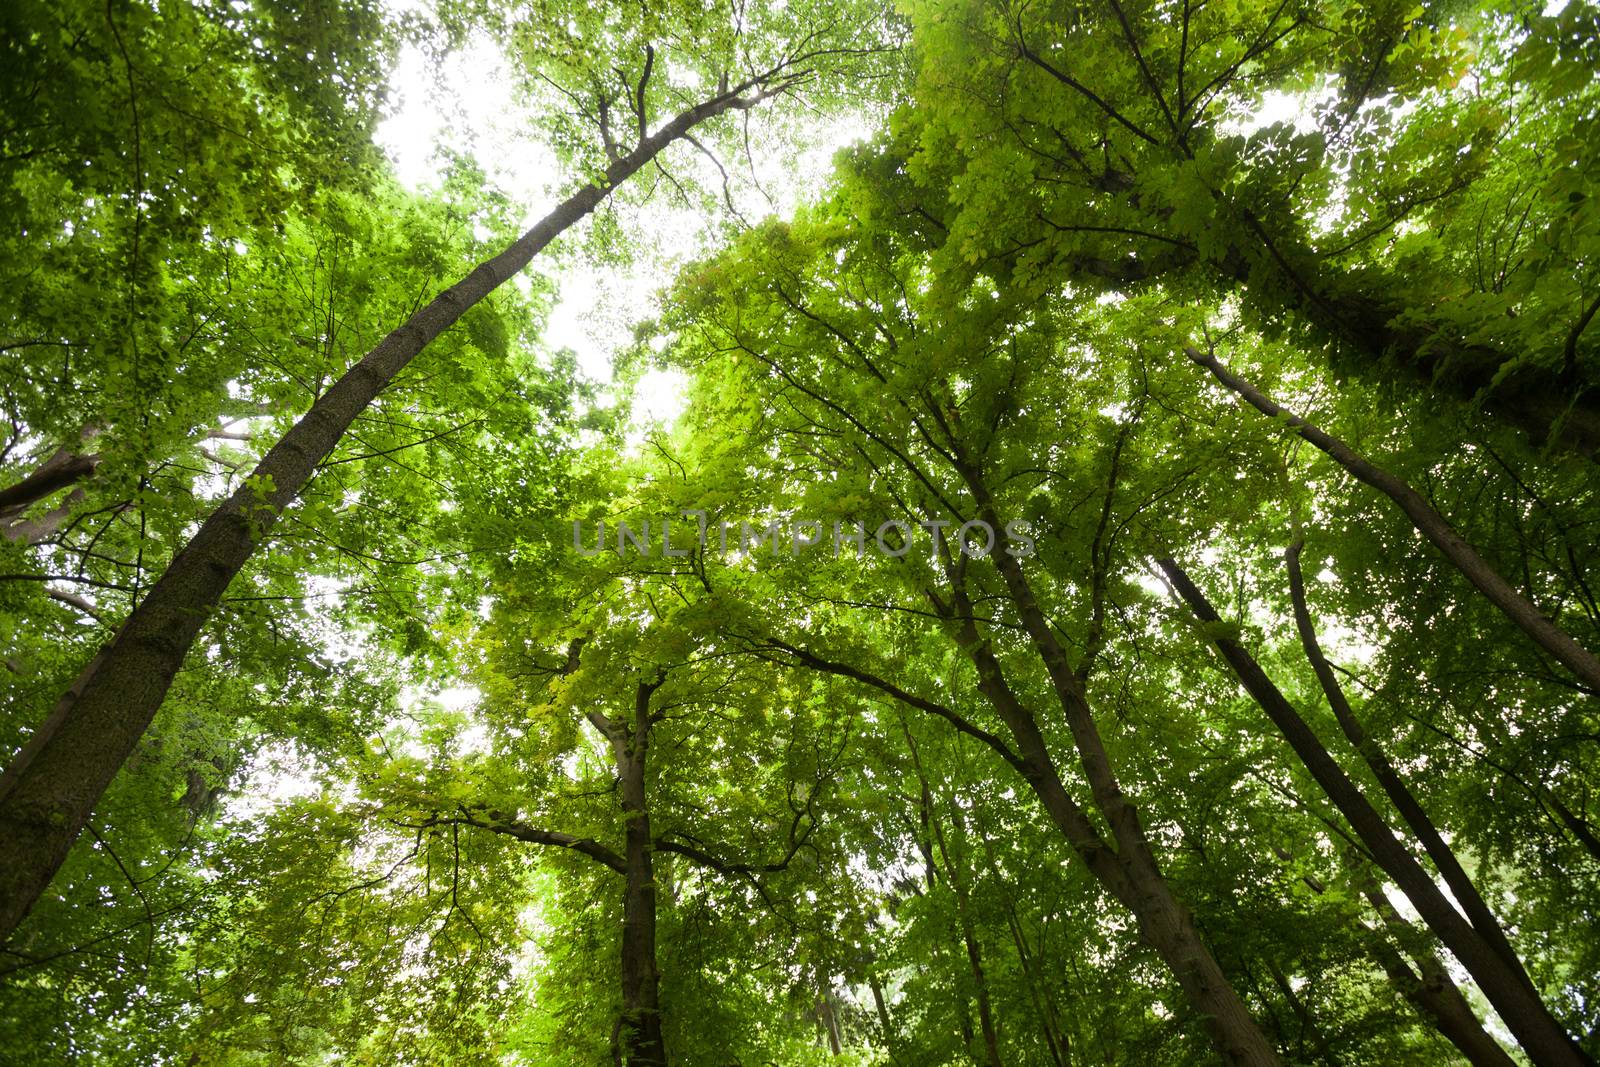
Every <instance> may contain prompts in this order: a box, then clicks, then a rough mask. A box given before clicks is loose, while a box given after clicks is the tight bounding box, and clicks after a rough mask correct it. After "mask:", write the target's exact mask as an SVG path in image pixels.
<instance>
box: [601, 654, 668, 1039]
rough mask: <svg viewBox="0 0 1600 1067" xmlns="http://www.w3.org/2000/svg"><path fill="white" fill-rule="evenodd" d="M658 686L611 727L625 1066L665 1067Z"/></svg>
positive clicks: (642, 689) (645, 690)
mask: <svg viewBox="0 0 1600 1067" xmlns="http://www.w3.org/2000/svg"><path fill="white" fill-rule="evenodd" d="M660 684H661V683H660V682H659V681H657V682H654V683H641V684H640V685H639V688H638V690H637V693H636V695H635V701H634V716H633V726H632V728H631V729H624V728H621V727H619V726H616V725H613V726H612V728H611V732H610V740H611V751H612V758H613V759H614V761H615V763H616V768H617V780H618V782H619V783H620V792H621V799H622V820H623V824H624V829H623V842H624V847H623V853H622V857H623V862H624V864H625V865H626V869H625V870H624V872H623V879H624V882H625V888H624V890H623V896H622V1036H623V1043H624V1045H625V1047H626V1049H627V1064H628V1067H666V1064H667V1046H666V1040H665V1038H664V1037H663V1036H662V1033H661V973H660V972H659V971H658V970H657V969H656V876H655V862H654V855H655V840H654V838H652V837H651V835H650V807H649V803H648V800H647V798H646V794H645V789H646V781H645V760H646V757H647V755H648V752H649V749H650V696H651V694H652V693H654V692H655V691H656V689H657V688H658V687H659V686H660Z"/></svg>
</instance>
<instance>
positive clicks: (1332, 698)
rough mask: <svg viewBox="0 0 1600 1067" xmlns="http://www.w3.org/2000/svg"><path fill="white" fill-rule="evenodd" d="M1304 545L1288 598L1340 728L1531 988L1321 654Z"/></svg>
mask: <svg viewBox="0 0 1600 1067" xmlns="http://www.w3.org/2000/svg"><path fill="white" fill-rule="evenodd" d="M1301 547H1302V542H1300V541H1299V540H1296V541H1295V543H1294V544H1292V545H1290V546H1289V551H1288V552H1287V553H1285V554H1284V562H1285V565H1286V567H1287V568H1288V571H1289V598H1290V600H1291V601H1292V603H1293V606H1294V622H1295V628H1296V629H1297V630H1298V631H1299V633H1300V645H1301V647H1302V648H1303V649H1304V651H1305V654H1306V659H1307V660H1309V661H1310V663H1311V667H1312V670H1313V671H1315V672H1316V675H1317V681H1318V682H1319V683H1320V684H1321V685H1322V692H1323V694H1324V695H1325V696H1326V697H1327V698H1328V706H1329V707H1331V708H1332V709H1333V716H1334V718H1335V719H1337V720H1338V722H1339V728H1340V729H1341V730H1342V731H1343V732H1344V735H1345V737H1346V738H1347V739H1348V740H1349V742H1350V744H1351V745H1352V746H1354V747H1355V750H1356V751H1357V752H1359V753H1360V754H1361V758H1362V759H1363V760H1365V761H1366V764H1367V766H1368V767H1369V768H1370V769H1371V770H1372V774H1373V777H1374V778H1376V779H1377V781H1378V784H1379V786H1381V787H1382V788H1383V791H1384V794H1385V795H1386V796H1388V798H1389V801H1390V803H1392V804H1393V805H1394V808H1395V811H1397V812H1399V813H1400V817H1401V818H1402V819H1404V820H1405V823H1406V825H1407V826H1408V827H1410V828H1411V832H1412V834H1414V835H1415V836H1416V839H1417V840H1418V841H1420V842H1421V843H1422V847H1423V849H1424V851H1426V852H1427V854H1428V857H1429V858H1430V859H1432V860H1433V865H1434V867H1435V868H1437V869H1438V871H1439V873H1440V875H1442V876H1443V877H1444V881H1445V884H1446V885H1447V886H1449V887H1450V892H1451V893H1453V894H1454V895H1455V898H1456V902H1457V903H1458V904H1460V905H1461V910H1462V911H1464V912H1465V913H1466V916H1467V919H1468V920H1469V921H1470V922H1471V923H1472V925H1473V926H1474V927H1476V928H1477V930H1478V933H1480V934H1482V935H1483V939H1484V940H1485V941H1487V942H1488V943H1489V945H1490V947H1491V948H1493V949H1494V950H1495V951H1496V952H1498V953H1499V954H1500V958H1501V959H1503V960H1505V961H1506V965H1507V966H1508V967H1511V968H1513V969H1514V970H1515V971H1516V972H1517V973H1518V974H1520V975H1522V980H1523V981H1524V982H1525V983H1526V984H1527V985H1528V986H1529V988H1532V986H1533V983H1532V981H1531V980H1529V979H1528V976H1527V972H1526V971H1524V970H1523V967H1522V961H1521V960H1520V959H1519V958H1518V957H1517V953H1516V950H1515V949H1513V948H1512V947H1511V942H1510V940H1509V939H1507V937H1506V934H1505V930H1504V929H1503V928H1502V927H1501V925H1500V921H1499V920H1498V919H1497V918H1495V915H1494V912H1492V911H1490V910H1489V905H1488V904H1487V903H1485V902H1484V899H1483V896H1482V894H1480V893H1479V892H1478V887H1477V886H1476V885H1475V884H1473V881H1472V879H1471V878H1470V877H1468V875H1467V872H1466V870H1465V869H1464V868H1463V867H1462V866H1461V863H1460V861H1459V860H1457V859H1456V854H1455V850H1454V849H1452V848H1451V847H1450V846H1449V844H1447V843H1446V842H1445V839H1444V836H1443V835H1442V834H1440V833H1439V828H1438V827H1436V826H1435V825H1434V824H1433V820H1432V819H1430V818H1429V817H1428V813H1427V812H1426V811H1424V810H1423V807H1422V804H1421V803H1419V802H1418V800H1417V798H1416V796H1415V795H1414V794H1413V793H1412V792H1411V789H1410V787H1409V786H1407V785H1406V783H1405V779H1403V778H1402V777H1401V776H1400V772H1399V771H1398V770H1396V769H1395V766H1394V764H1393V763H1391V762H1390V761H1389V757H1388V755H1387V754H1386V753H1385V752H1384V751H1383V747H1382V746H1381V745H1379V744H1378V742H1377V741H1376V740H1374V739H1373V738H1371V737H1369V736H1368V735H1367V732H1366V729H1365V727H1363V726H1362V725H1361V720H1360V719H1358V718H1357V717H1356V713H1355V711H1354V709H1352V708H1351V707H1350V702H1349V701H1348V700H1346V699H1345V695H1344V687H1343V686H1341V685H1340V684H1339V679H1338V677H1337V676H1335V674H1334V673H1333V667H1332V665H1331V664H1329V663H1328V660H1327V657H1326V656H1324V655H1323V654H1322V646H1321V645H1320V644H1319V643H1318V641H1317V631H1316V627H1315V626H1314V625H1313V624H1312V621H1311V611H1310V608H1309V607H1308V606H1307V604H1306V587H1305V577H1304V576H1303V575H1302V574H1301V572H1300V549H1301Z"/></svg>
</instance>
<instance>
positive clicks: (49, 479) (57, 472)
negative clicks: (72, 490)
mask: <svg viewBox="0 0 1600 1067" xmlns="http://www.w3.org/2000/svg"><path fill="white" fill-rule="evenodd" d="M99 432H100V430H99V427H93V426H91V427H89V428H87V429H85V430H84V431H83V434H82V440H83V441H85V442H87V441H90V440H93V439H94V437H95V436H96V435H97V434H98V433H99ZM99 465H100V456H99V455H98V454H83V453H78V452H73V451H72V450H71V449H67V448H61V449H57V450H56V452H55V453H54V454H53V455H52V456H51V457H50V458H49V459H47V460H45V461H44V462H43V463H41V464H39V466H38V467H36V468H34V470H33V471H32V472H31V473H30V474H28V475H27V476H26V477H24V478H23V479H21V480H20V481H18V482H16V483H15V484H13V485H9V486H7V487H6V488H4V489H0V524H5V523H8V522H10V521H12V520H14V519H16V518H19V517H20V516H21V515H22V513H23V512H24V511H26V510H27V509H28V506H29V505H30V504H36V503H38V502H39V501H41V500H43V499H44V498H45V497H47V496H49V495H50V494H51V493H53V492H55V491H56V490H57V489H64V488H66V487H67V486H69V485H72V484H73V483H74V482H80V481H82V480H83V479H85V478H87V477H89V476H90V475H92V474H93V473H94V470H95V468H96V467H97V466H99Z"/></svg>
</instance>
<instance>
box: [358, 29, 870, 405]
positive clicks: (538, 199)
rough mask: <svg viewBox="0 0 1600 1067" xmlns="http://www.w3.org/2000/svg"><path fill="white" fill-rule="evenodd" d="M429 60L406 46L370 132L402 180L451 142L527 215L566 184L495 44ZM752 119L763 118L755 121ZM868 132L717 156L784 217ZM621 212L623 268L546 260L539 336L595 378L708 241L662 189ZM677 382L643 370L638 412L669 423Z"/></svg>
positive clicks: (752, 214) (432, 177) (751, 212)
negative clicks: (387, 105)
mask: <svg viewBox="0 0 1600 1067" xmlns="http://www.w3.org/2000/svg"><path fill="white" fill-rule="evenodd" d="M430 67H431V64H430V62H429V60H428V58H427V57H426V56H425V54H424V53H423V52H422V51H421V50H420V49H418V48H414V47H408V48H407V49H406V50H405V51H404V52H403V53H402V55H401V59H400V62H399V64H398V65H397V67H396V70H395V74H394V76H393V79H392V81H391V86H392V96H391V100H392V103H393V106H394V111H393V114H392V116H391V117H390V118H389V119H388V120H386V121H385V122H384V123H383V124H382V125H381V126H380V127H379V129H378V143H379V144H380V145H381V146H382V147H383V148H384V150H385V151H386V152H388V154H389V156H390V158H391V159H393V160H394V162H395V169H396V173H397V175H398V176H399V178H400V180H401V181H402V182H403V183H404V184H406V185H407V186H408V187H410V188H413V189H421V188H426V187H428V186H430V185H432V184H434V183H435V182H436V181H437V180H438V178H439V177H440V166H439V163H440V158H439V155H438V149H439V148H441V147H448V148H450V149H453V150H455V151H458V152H468V153H471V154H472V155H473V156H474V157H475V158H476V159H477V160H478V162H479V165H480V166H482V167H483V168H484V170H485V171H486V173H487V174H488V175H489V177H490V180H491V181H493V182H494V183H495V184H496V185H497V186H499V187H500V188H501V189H503V190H504V191H505V192H507V193H508V194H509V195H510V196H511V197H512V199H513V200H514V201H515V202H517V203H520V204H522V205H524V206H525V211H524V217H523V221H524V223H525V224H531V223H532V222H533V221H535V220H536V219H538V218H539V217H540V216H542V215H543V214H544V213H545V212H546V211H547V210H549V208H550V207H551V206H552V205H554V204H555V203H556V202H557V201H558V199H559V198H560V196H561V195H563V194H564V193H565V192H567V191H570V188H571V179H570V178H568V177H567V176H566V175H564V174H563V173H562V172H561V169H560V167H559V164H558V163H557V161H556V159H555V157H554V155H553V154H552V153H551V152H550V150H549V149H548V148H547V147H546V146H545V145H544V144H543V143H542V142H541V141H540V140H539V139H538V123H537V121H536V120H535V116H533V115H532V114H531V113H530V112H529V111H528V110H527V109H526V107H525V106H522V105H521V104H519V102H518V101H517V100H516V93H515V91H514V89H513V87H512V84H513V83H512V77H511V74H510V71H509V69H508V66H507V61H506V59H505V57H504V56H503V55H501V53H500V51H499V49H498V48H497V47H496V46H495V44H494V43H493V42H491V41H488V40H476V41H473V42H472V43H471V44H470V45H469V46H468V47H467V48H465V49H463V50H462V51H460V52H457V53H455V54H453V55H452V56H451V57H450V59H449V60H448V61H447V62H446V64H445V65H444V68H443V69H442V70H438V71H435V70H432V69H430ZM759 121H760V120H759V116H757V117H756V118H755V119H753V123H756V122H759ZM753 128H754V126H753ZM870 133H871V129H870V127H869V125H868V124H867V122H866V121H865V120H864V119H860V118H854V119H849V118H847V119H845V120H844V121H839V120H838V119H837V118H835V119H833V120H831V121H829V122H827V123H822V122H818V123H816V124H815V126H814V127H813V128H812V129H811V130H805V131H802V140H803V141H805V142H808V144H807V145H806V146H805V147H804V148H803V150H802V151H800V152H793V151H790V152H786V153H782V154H779V153H778V152H777V150H776V147H773V148H769V149H768V151H767V152H766V154H765V156H764V157H763V156H762V155H761V151H762V150H761V149H760V148H759V147H758V148H757V149H756V151H757V153H758V156H757V158H756V159H755V161H754V165H753V167H742V166H738V165H735V161H732V160H724V161H723V162H724V166H727V167H728V169H729V171H730V172H731V173H732V174H734V176H735V178H736V181H735V184H734V189H733V191H734V202H735V204H736V205H737V206H738V208H739V210H740V212H741V214H742V215H743V216H744V217H745V218H747V219H749V220H751V221H755V220H757V219H759V218H761V217H762V216H764V215H766V214H769V213H771V212H772V211H773V209H774V207H776V209H777V211H778V212H779V213H781V214H785V215H787V214H790V213H791V212H792V211H793V210H794V208H795V206H796V205H797V204H798V203H800V202H801V201H802V200H803V199H804V198H805V197H806V196H807V194H808V193H811V192H812V191H814V190H815V189H816V188H818V187H819V186H820V185H821V183H822V180H823V179H824V178H825V176H826V174H827V173H828V171H829V169H830V168H831V165H832V163H831V161H832V158H833V155H834V153H835V152H837V151H838V150H839V149H840V148H842V147H844V146H846V145H848V144H851V143H852V142H855V141H857V140H860V139H862V138H865V137H867V136H869V135H870ZM758 143H759V142H758ZM693 158H694V165H698V166H699V167H700V168H702V169H700V170H694V169H692V167H691V169H690V170H689V172H688V173H687V175H686V176H688V177H692V178H694V179H696V180H697V181H700V182H702V183H704V184H706V185H708V186H710V187H712V188H718V187H720V182H721V179H720V177H719V176H718V175H717V174H716V172H715V170H714V169H713V168H712V165H711V164H710V162H709V161H707V160H704V159H702V158H700V157H693ZM740 162H742V161H740ZM680 165H681V164H680ZM752 170H753V172H754V175H755V177H756V179H757V180H758V181H759V184H760V187H761V188H760V189H759V190H758V189H757V188H756V187H755V185H754V184H753V183H751V182H750V181H749V179H748V177H746V178H745V180H744V181H742V182H740V181H738V180H737V179H738V177H739V173H740V171H744V173H745V174H746V175H748V174H749V173H750V172H751V171H752ZM764 194H765V195H764ZM768 196H770V197H771V202H770V203H769V201H768V199H767V197H768ZM626 218H627V220H628V225H629V226H630V228H631V229H630V232H631V233H632V234H633V235H634V238H635V244H636V246H637V247H639V248H640V249H643V250H644V251H643V252H642V253H641V254H640V255H639V257H638V259H637V261H636V262H635V263H634V264H632V265H631V266H630V267H628V268H626V269H621V270H619V269H617V268H615V267H609V266H608V267H604V268H597V267H596V266H594V265H592V264H589V263H584V262H579V261H572V260H569V261H567V262H564V263H561V264H559V266H557V265H555V264H549V263H546V264H544V265H542V266H543V269H544V270H545V272H546V274H547V276H548V277H551V278H553V279H554V280H555V281H556V282H557V284H558V286H559V291H560V302H559V304H558V305H557V306H556V308H555V310H554V312H553V313H552V315H551V319H550V322H549V325H548V328H547V329H546V331H545V341H546V343H547V344H548V345H549V346H550V348H551V349H559V348H570V349H571V350H572V351H573V352H574V353H575V354H576V356H577V360H578V367H579V369H580V371H581V372H582V373H583V374H584V375H586V376H587V377H589V378H592V379H594V380H596V381H602V382H604V381H610V380H611V368H612V361H613V356H614V355H615V353H616V351H617V350H618V349H619V348H620V347H621V346H622V345H624V344H625V343H627V342H628V341H629V340H630V338H631V336H632V328H633V326H634V324H635V323H636V322H638V321H640V320H641V319H644V318H647V317H649V316H650V314H651V313H652V311H653V308H654V304H655V301H654V295H655V292H656V290H657V289H658V288H659V287H660V286H661V285H663V284H664V283H665V282H666V281H667V280H668V279H670V278H671V277H672V275H673V273H674V272H675V268H676V267H677V266H678V265H679V264H681V263H682V262H684V261H685V260H686V259H688V258H690V257H692V256H693V255H695V254H697V253H700V252H703V251H704V250H705V220H704V219H702V218H701V217H700V216H699V215H698V214H695V213H691V212H688V211H685V210H682V209H674V208H669V207H667V206H666V205H665V204H664V202H663V201H662V198H659V197H658V198H657V200H656V202H654V203H652V204H651V205H650V208H649V210H647V211H643V212H636V211H630V212H628V214H627V215H626ZM531 269H532V270H539V269H541V264H539V263H537V262H536V263H535V264H534V266H533V267H532V268H531ZM681 386H682V383H681V381H680V380H679V379H678V376H677V375H675V374H673V373H671V372H664V371H653V372H650V373H648V374H647V375H646V376H645V377H644V379H643V380H642V381H641V382H640V388H639V393H638V396H637V398H636V400H635V416H636V418H638V419H642V420H645V421H649V422H654V421H666V420H670V419H671V418H672V417H674V416H675V415H676V414H677V412H678V411H679V410H680V409H681V406H682V392H681Z"/></svg>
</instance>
